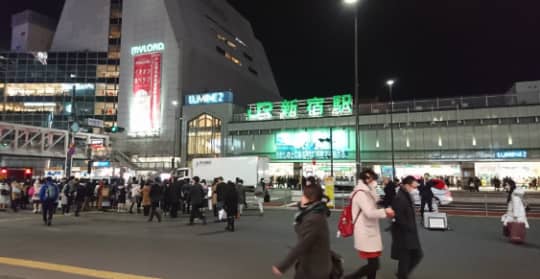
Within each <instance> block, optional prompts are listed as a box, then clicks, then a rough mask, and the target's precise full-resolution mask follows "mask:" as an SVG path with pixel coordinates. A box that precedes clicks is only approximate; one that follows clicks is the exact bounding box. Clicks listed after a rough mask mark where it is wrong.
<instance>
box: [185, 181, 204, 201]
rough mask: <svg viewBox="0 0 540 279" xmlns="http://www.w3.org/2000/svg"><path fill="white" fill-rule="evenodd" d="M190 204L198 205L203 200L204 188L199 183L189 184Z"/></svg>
mask: <svg viewBox="0 0 540 279" xmlns="http://www.w3.org/2000/svg"><path fill="white" fill-rule="evenodd" d="M189 197H190V198H191V205H200V204H202V203H203V202H204V189H203V187H202V185H201V184H199V183H197V184H195V185H193V186H191V188H190V191H189Z"/></svg>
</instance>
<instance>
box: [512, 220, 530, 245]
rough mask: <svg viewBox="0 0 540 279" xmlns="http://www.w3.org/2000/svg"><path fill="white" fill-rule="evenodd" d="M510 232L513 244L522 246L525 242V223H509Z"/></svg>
mask: <svg viewBox="0 0 540 279" xmlns="http://www.w3.org/2000/svg"><path fill="white" fill-rule="evenodd" d="M508 230H509V231H510V241H511V242H512V243H516V244H521V243H523V242H525V231H526V229H525V223H518V222H510V223H508Z"/></svg>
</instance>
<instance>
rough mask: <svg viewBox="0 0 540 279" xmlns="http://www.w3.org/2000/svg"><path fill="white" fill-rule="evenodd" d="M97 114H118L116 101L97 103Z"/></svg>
mask: <svg viewBox="0 0 540 279" xmlns="http://www.w3.org/2000/svg"><path fill="white" fill-rule="evenodd" d="M95 115H116V105H115V104H114V103H100V102H98V103H96V106H95Z"/></svg>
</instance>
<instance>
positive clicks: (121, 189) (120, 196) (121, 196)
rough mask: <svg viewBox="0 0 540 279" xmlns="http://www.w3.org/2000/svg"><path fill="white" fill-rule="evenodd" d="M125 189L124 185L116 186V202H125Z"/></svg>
mask: <svg viewBox="0 0 540 279" xmlns="http://www.w3.org/2000/svg"><path fill="white" fill-rule="evenodd" d="M126 195H127V190H126V188H125V187H124V186H120V187H119V188H118V203H126Z"/></svg>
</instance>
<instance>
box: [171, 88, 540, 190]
mask: <svg viewBox="0 0 540 279" xmlns="http://www.w3.org/2000/svg"><path fill="white" fill-rule="evenodd" d="M522 84H523V83H517V84H516V86H518V87H519V86H521V85H522ZM533 84H537V85H538V84H539V83H538V82H536V83H534V82H533ZM529 87H530V86H529ZM530 88H534V85H533V87H530ZM199 99H204V98H201V97H193V100H199ZM207 99H211V98H207ZM391 107H392V106H391V104H387V103H373V104H361V105H360V107H359V113H360V123H359V128H360V137H359V138H360V148H361V150H360V155H361V158H360V161H361V163H362V165H363V166H369V167H375V168H376V169H377V170H378V171H379V172H381V173H383V174H384V175H387V176H390V175H391V173H392V168H391V160H392V153H394V157H395V161H396V175H397V176H403V175H406V174H415V175H423V174H424V173H430V174H432V175H437V176H449V177H454V178H458V177H471V176H474V175H478V176H481V177H483V178H484V179H488V178H489V177H493V176H495V175H497V176H499V177H501V178H502V177H504V176H512V177H514V178H515V179H516V180H518V181H520V182H524V181H526V180H527V179H529V178H530V177H538V176H540V140H539V138H540V90H517V91H514V92H513V93H508V94H505V95H498V96H473V97H463V98H447V99H432V100H419V101H410V102H396V103H394V104H393V123H391V122H390V119H391V118H390V113H391ZM353 112H354V109H353V102H352V98H351V96H350V95H338V96H335V97H332V98H311V99H308V100H285V101H281V102H259V103H255V104H251V105H249V106H247V108H245V107H242V106H240V107H239V106H237V105H234V104H227V103H220V104H212V103H208V102H207V103H205V104H201V103H196V104H193V105H190V104H187V105H186V106H185V107H184V114H183V116H184V117H183V119H184V121H185V122H184V128H185V130H184V136H183V139H182V141H183V146H185V147H184V152H185V154H186V158H185V159H186V161H188V162H189V161H190V160H191V159H193V158H196V157H216V156H245V155H257V156H265V157H268V158H270V160H271V164H270V167H271V173H272V174H273V175H274V176H289V177H291V176H294V177H298V176H302V175H303V176H308V175H317V176H319V177H324V176H328V175H330V169H331V166H330V161H331V160H330V156H332V157H333V160H334V164H333V169H334V175H335V176H337V177H341V178H342V179H350V178H351V177H354V175H355V153H356V152H355V146H356V143H355V138H356V137H355V117H354V115H353ZM391 127H393V130H394V137H393V141H394V148H393V149H394V152H392V136H391V134H392V133H391V129H390V128H391ZM329 139H332V143H333V146H332V149H333V150H332V152H331V150H330V143H329V141H328V140H329Z"/></svg>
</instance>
